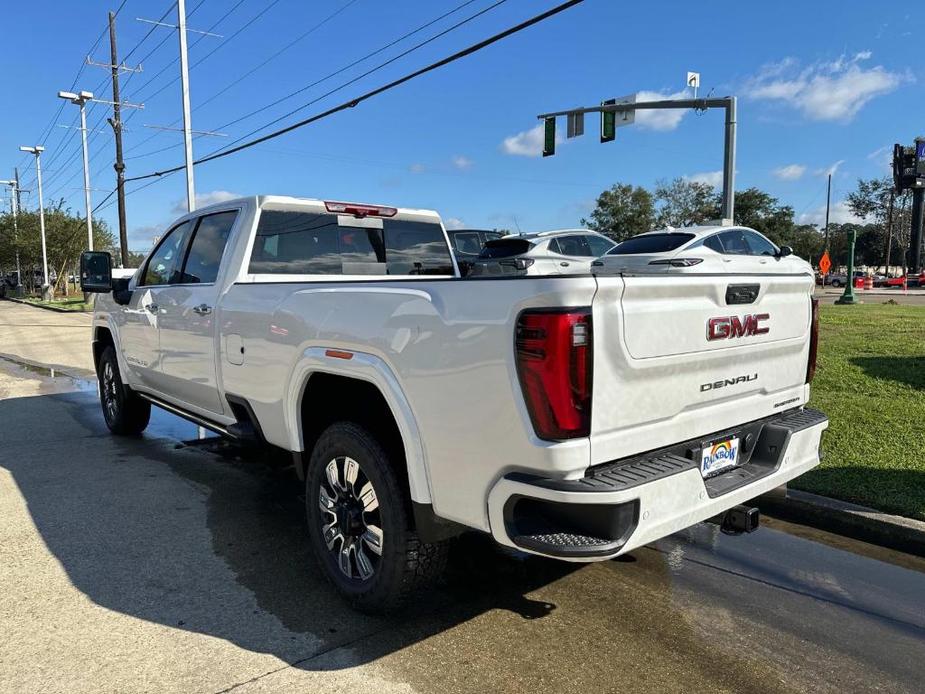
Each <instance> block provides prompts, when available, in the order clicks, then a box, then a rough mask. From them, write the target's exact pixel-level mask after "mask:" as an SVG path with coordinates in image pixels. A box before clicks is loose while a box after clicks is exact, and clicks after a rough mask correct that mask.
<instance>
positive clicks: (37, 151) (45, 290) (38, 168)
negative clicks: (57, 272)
mask: <svg viewBox="0 0 925 694" xmlns="http://www.w3.org/2000/svg"><path fill="white" fill-rule="evenodd" d="M19 151H21V152H28V153H29V154H32V155H33V156H34V157H35V178H36V180H37V181H38V185H39V230H40V232H41V234H42V273H43V274H42V277H43V279H44V283H43V284H42V298H44V299H45V301H50V300H51V298H52V292H51V286H50V285H49V283H48V252H47V250H46V248H45V203H44V201H43V200H42V152H44V151H45V148H44V147H43V146H42V145H36V146H35V147H20V148H19Z"/></svg>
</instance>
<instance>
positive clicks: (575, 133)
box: [565, 113, 585, 137]
mask: <svg viewBox="0 0 925 694" xmlns="http://www.w3.org/2000/svg"><path fill="white" fill-rule="evenodd" d="M584 134H585V114H584V113H570V114H568V117H567V119H566V133H565V136H566V137H580V136H581V135H584Z"/></svg>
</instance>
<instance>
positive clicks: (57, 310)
mask: <svg viewBox="0 0 925 694" xmlns="http://www.w3.org/2000/svg"><path fill="white" fill-rule="evenodd" d="M3 298H4V299H6V300H7V301H12V302H13V303H16V304H22V305H23V306H31V307H32V308H40V309H42V310H43V311H54V312H55V313H90V311H78V310H76V309H69V308H59V307H57V306H42V305H41V304H36V303H33V302H31V301H26V300H25V299H20V298H17V297H15V296H6V297H3Z"/></svg>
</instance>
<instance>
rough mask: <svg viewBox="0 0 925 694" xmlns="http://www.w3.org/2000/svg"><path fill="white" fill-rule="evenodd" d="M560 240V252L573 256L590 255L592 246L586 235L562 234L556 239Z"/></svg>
mask: <svg viewBox="0 0 925 694" xmlns="http://www.w3.org/2000/svg"><path fill="white" fill-rule="evenodd" d="M556 240H557V241H558V242H559V253H561V254H562V255H571V256H590V255H592V253H591V248H590V247H589V246H588V242H587V241H586V240H585V237H584V236H560V237H558V238H557V239H556Z"/></svg>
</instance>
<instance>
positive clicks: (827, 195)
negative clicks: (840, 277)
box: [825, 173, 838, 269]
mask: <svg viewBox="0 0 925 694" xmlns="http://www.w3.org/2000/svg"><path fill="white" fill-rule="evenodd" d="M831 207H832V174H831V173H830V174H829V184H828V186H827V187H826V190H825V250H829V210H830V209H831ZM836 269H838V268H836Z"/></svg>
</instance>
